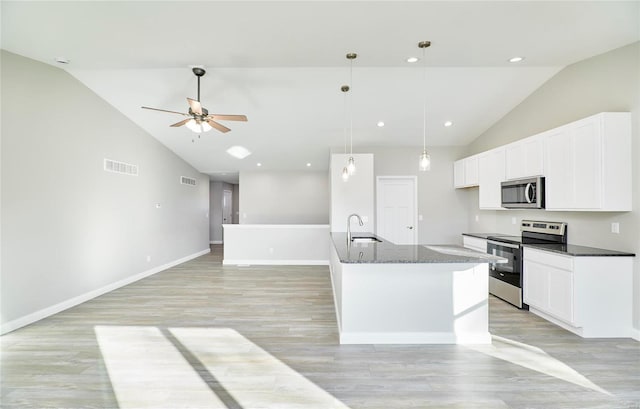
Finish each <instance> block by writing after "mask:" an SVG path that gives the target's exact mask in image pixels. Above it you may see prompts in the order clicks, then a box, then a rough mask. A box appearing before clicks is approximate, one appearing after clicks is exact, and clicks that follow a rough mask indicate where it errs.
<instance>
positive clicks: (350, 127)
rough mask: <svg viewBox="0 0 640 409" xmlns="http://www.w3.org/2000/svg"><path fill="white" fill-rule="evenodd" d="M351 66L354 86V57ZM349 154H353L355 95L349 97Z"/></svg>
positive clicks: (350, 75)
mask: <svg viewBox="0 0 640 409" xmlns="http://www.w3.org/2000/svg"><path fill="white" fill-rule="evenodd" d="M349 61H350V62H351V68H350V70H349V86H350V87H351V88H353V58H351V59H350V60H349ZM349 145H350V148H349V154H350V155H351V156H353V97H351V96H350V97H349Z"/></svg>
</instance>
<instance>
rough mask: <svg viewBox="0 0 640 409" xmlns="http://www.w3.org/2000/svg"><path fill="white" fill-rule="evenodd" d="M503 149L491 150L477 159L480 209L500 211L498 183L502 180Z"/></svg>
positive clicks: (500, 200) (500, 202) (500, 201)
mask: <svg viewBox="0 0 640 409" xmlns="http://www.w3.org/2000/svg"><path fill="white" fill-rule="evenodd" d="M504 161H505V150H504V148H497V149H492V150H490V151H488V152H485V153H483V154H481V155H480V156H479V158H478V182H479V183H478V184H479V186H480V191H479V207H480V208H481V209H501V208H502V198H501V194H502V192H501V188H500V183H501V182H502V181H503V180H504V173H505V169H504V167H505V166H504Z"/></svg>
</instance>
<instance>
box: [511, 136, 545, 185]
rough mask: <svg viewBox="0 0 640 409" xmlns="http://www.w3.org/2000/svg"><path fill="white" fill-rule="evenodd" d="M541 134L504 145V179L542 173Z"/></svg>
mask: <svg viewBox="0 0 640 409" xmlns="http://www.w3.org/2000/svg"><path fill="white" fill-rule="evenodd" d="M542 153H543V135H542V134H540V135H536V136H532V137H529V138H525V139H522V140H520V141H518V142H515V143H512V144H509V145H507V146H506V147H505V179H518V178H524V177H531V176H540V175H543V174H544V173H543V154H542Z"/></svg>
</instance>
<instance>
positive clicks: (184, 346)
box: [0, 246, 640, 409]
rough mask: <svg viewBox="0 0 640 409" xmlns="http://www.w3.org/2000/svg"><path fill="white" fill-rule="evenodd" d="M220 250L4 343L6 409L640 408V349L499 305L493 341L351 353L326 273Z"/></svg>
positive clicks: (494, 304) (363, 348) (494, 302)
mask: <svg viewBox="0 0 640 409" xmlns="http://www.w3.org/2000/svg"><path fill="white" fill-rule="evenodd" d="M221 258H222V253H221V247H220V246H213V247H212V253H211V254H210V255H206V256H203V257H199V258H197V259H195V260H192V261H190V262H187V263H184V264H182V265H179V266H177V267H174V268H171V269H169V270H166V271H164V272H161V273H158V274H156V275H154V276H152V277H149V278H146V279H144V280H141V281H138V282H136V283H134V284H131V285H128V286H126V287H123V288H121V289H118V290H116V291H113V292H111V293H109V294H106V295H104V296H101V297H99V298H96V299H94V300H92V301H89V302H86V303H84V304H82V305H79V306H77V307H75V308H72V309H69V310H67V311H64V312H62V313H60V314H57V315H55V316H52V317H50V318H47V319H44V320H42V321H40V322H37V323H35V324H33V325H30V326H28V327H25V328H22V329H20V330H17V331H14V332H12V333H10V334H7V335H5V336H3V337H1V338H0V342H1V352H2V356H1V362H0V363H1V372H0V375H1V379H0V381H1V384H2V385H1V386H2V389H1V399H2V400H1V406H2V407H3V408H172V407H185V408H233V409H240V408H242V409H258V408H278V409H280V408H314V409H323V408H351V409H357V408H385V409H388V408H553V409H556V408H640V343H638V342H636V341H633V340H631V339H607V340H605V339H590V340H587V339H581V338H579V337H578V336H576V335H573V334H571V333H569V332H567V331H565V330H563V329H561V328H558V327H556V326H554V325H552V324H550V323H548V322H546V321H544V320H542V319H540V318H538V317H536V316H535V315H533V314H530V313H528V312H525V311H519V310H517V309H515V308H513V307H511V306H510V305H508V304H506V303H504V302H502V301H500V300H498V299H495V298H491V299H490V326H491V332H492V334H493V335H494V340H493V344H492V345H486V346H460V345H409V346H400V345H339V344H338V334H337V329H336V319H335V314H334V309H333V298H332V293H331V282H330V278H329V273H328V268H327V267H321V266H318V267H296V266H284V267H283V266H277V267H229V266H224V267H223V266H222V265H221Z"/></svg>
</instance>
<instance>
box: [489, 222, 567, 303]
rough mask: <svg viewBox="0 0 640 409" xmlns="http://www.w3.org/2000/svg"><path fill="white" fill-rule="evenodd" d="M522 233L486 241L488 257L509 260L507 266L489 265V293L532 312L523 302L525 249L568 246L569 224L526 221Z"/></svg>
mask: <svg viewBox="0 0 640 409" xmlns="http://www.w3.org/2000/svg"><path fill="white" fill-rule="evenodd" d="M520 231H521V232H522V235H521V236H507V235H497V236H489V237H487V253H489V254H493V255H495V256H499V257H504V258H506V259H507V260H508V261H507V263H501V264H492V265H490V268H489V293H491V294H493V295H495V296H496V297H499V298H502V299H503V300H505V301H507V302H509V303H511V304H513V305H515V306H516V307H518V308H522V309H529V306H528V305H527V304H524V303H523V302H522V282H523V280H522V245H523V244H545V243H546V244H548V243H560V244H567V224H566V223H563V222H545V221H533V220H523V221H522V223H521V224H520Z"/></svg>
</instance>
